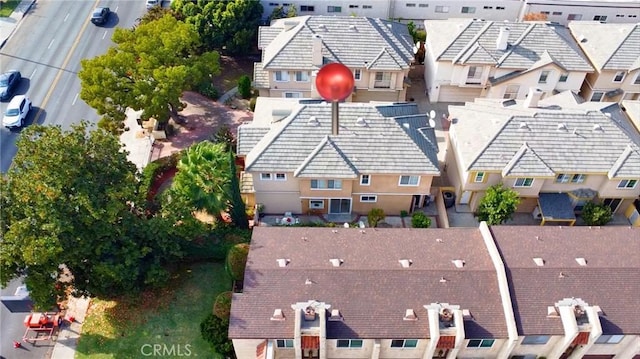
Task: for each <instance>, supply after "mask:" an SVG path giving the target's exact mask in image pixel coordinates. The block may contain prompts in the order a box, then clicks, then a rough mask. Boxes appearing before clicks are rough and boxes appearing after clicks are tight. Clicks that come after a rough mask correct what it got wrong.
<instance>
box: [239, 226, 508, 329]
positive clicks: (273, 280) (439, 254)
mask: <svg viewBox="0 0 640 359" xmlns="http://www.w3.org/2000/svg"><path fill="white" fill-rule="evenodd" d="M280 258H282V259H288V260H289V262H288V264H287V265H286V267H279V265H278V263H277V259H280ZM332 258H337V259H342V260H343V262H342V264H340V266H339V267H334V266H333V265H332V263H331V262H330V259H332ZM400 259H410V260H411V265H410V266H409V267H408V268H403V267H402V265H401V264H400V263H399V260H400ZM456 259H462V260H464V262H465V264H464V267H463V268H456V266H455V265H454V264H453V263H452V261H453V260H456ZM442 278H444V279H445V281H441V279H442ZM308 300H316V301H320V302H324V303H326V304H329V305H331V309H338V310H339V311H340V313H341V314H342V317H343V320H342V321H327V338H329V339H336V338H387V339H394V338H396V339H404V338H427V337H429V327H428V320H427V310H426V309H425V308H424V307H423V306H424V305H428V304H431V303H435V302H441V303H450V304H455V305H460V307H461V308H462V309H469V310H470V311H471V313H473V320H471V321H465V331H466V333H467V337H471V338H504V337H506V336H507V329H506V324H505V318H504V314H503V311H502V305H501V299H500V295H499V291H498V284H497V278H496V274H495V270H494V266H493V263H492V261H491V259H490V257H489V254H488V252H487V250H486V247H485V245H484V242H483V239H482V236H481V234H480V231H479V230H478V229H476V228H466V229H465V228H451V229H408V228H407V229H405V228H403V229H393V228H389V229H371V228H367V229H365V230H364V233H361V231H360V229H355V228H349V229H347V228H308V227H307V228H305V227H300V228H282V227H257V228H254V232H253V239H252V242H251V250H250V252H249V257H248V260H247V268H246V272H245V278H244V292H243V293H242V294H234V296H233V302H232V308H231V320H230V328H229V337H230V338H237V339H240V338H265V337H266V336H268V337H270V338H293V333H294V311H293V309H292V308H291V305H292V304H294V303H297V302H306V301H308ZM275 309H282V311H283V313H284V315H285V318H286V319H285V320H284V321H274V320H271V319H270V317H271V315H272V314H273V312H274V310H275ZM407 309H413V310H414V311H415V313H416V315H417V317H418V320H416V321H407V320H403V317H404V314H405V311H406V310H407Z"/></svg>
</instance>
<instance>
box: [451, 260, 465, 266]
mask: <svg viewBox="0 0 640 359" xmlns="http://www.w3.org/2000/svg"><path fill="white" fill-rule="evenodd" d="M451 263H453V265H454V266H456V268H462V267H464V263H465V262H464V261H463V260H462V259H454V260H452V261H451Z"/></svg>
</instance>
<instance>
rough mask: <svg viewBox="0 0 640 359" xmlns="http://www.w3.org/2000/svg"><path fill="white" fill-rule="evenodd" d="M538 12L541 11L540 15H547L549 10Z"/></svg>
mask: <svg viewBox="0 0 640 359" xmlns="http://www.w3.org/2000/svg"><path fill="white" fill-rule="evenodd" d="M540 13H541V14H542V15H549V14H550V12H548V11H540Z"/></svg>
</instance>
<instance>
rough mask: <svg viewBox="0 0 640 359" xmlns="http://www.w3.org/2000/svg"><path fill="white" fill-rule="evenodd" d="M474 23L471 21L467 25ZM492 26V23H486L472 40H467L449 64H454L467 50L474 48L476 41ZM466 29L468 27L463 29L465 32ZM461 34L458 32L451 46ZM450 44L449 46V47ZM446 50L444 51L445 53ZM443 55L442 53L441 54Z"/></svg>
mask: <svg viewBox="0 0 640 359" xmlns="http://www.w3.org/2000/svg"><path fill="white" fill-rule="evenodd" d="M473 23H474V21H471V22H470V23H469V26H470V25H471V24H473ZM492 24H493V21H491V22H488V23H486V24H485V25H484V26H483V27H482V28H481V29H480V30H479V31H478V32H476V34H475V35H474V36H473V38H472V39H471V40H469V42H468V43H467V44H466V45H465V46H464V47H463V48H462V50H460V52H459V53H458V54H457V55H456V56H455V57H454V58H453V59H452V60H451V63H454V64H455V63H456V62H457V61H458V60H459V59H460V58H461V57H463V56H464V55H465V54H466V53H467V52H469V50H471V48H472V47H474V45H475V44H476V43H478V40H479V39H480V37H481V36H482V35H483V34H484V33H485V32H487V30H488V29H489V27H491V25H492ZM466 29H468V26H467V27H466V28H465V29H464V30H466ZM464 30H462V32H464ZM462 32H460V34H458V37H456V38H455V39H454V40H453V41H452V42H451V44H454V43H455V42H456V40H458V38H459V37H460V35H461V34H462ZM451 44H450V46H451ZM446 50H448V48H447V49H445V52H446ZM443 53H444V52H443Z"/></svg>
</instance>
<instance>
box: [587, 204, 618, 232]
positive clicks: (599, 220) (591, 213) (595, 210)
mask: <svg viewBox="0 0 640 359" xmlns="http://www.w3.org/2000/svg"><path fill="white" fill-rule="evenodd" d="M612 217H613V214H612V213H611V207H609V206H605V205H603V204H596V203H593V202H589V203H587V204H585V205H584V208H582V219H583V220H584V223H586V224H587V225H589V226H604V225H605V224H607V223H609V222H610V221H611V218H612Z"/></svg>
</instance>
